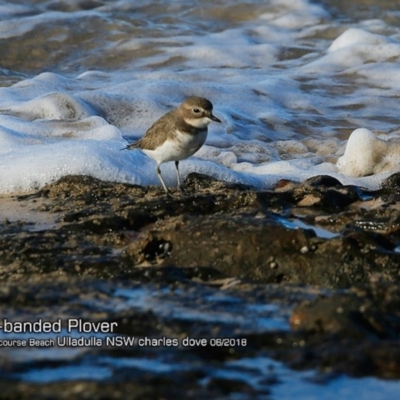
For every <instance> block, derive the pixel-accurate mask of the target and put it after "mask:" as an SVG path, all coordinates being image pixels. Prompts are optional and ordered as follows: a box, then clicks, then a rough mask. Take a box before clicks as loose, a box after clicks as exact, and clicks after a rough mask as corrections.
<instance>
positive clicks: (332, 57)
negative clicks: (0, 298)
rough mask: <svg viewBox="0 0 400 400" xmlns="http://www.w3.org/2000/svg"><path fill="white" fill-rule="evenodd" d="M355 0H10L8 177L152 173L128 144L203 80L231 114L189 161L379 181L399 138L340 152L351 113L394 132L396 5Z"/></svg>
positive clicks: (203, 87)
mask: <svg viewBox="0 0 400 400" xmlns="http://www.w3.org/2000/svg"><path fill="white" fill-rule="evenodd" d="M347 3H348V2H339V3H338V2H328V1H324V2H308V1H306V0H298V1H296V2H291V1H286V0H271V1H268V2H265V1H256V0H253V1H242V2H239V1H233V0H231V1H229V0H224V1H217V2H215V1H212V2H211V1H205V2H202V3H201V5H198V4H197V3H196V4H190V3H188V2H185V1H179V2H168V1H160V2H156V3H154V2H150V1H145V0H142V1H139V2H137V1H135V2H133V1H116V2H80V1H74V2H68V4H67V3H60V2H53V1H36V2H34V3H31V4H29V5H26V4H24V2H20V3H16V4H15V3H14V2H13V3H11V2H9V3H7V2H5V3H4V2H3V4H2V6H1V7H0V15H1V21H0V43H1V46H2V53H3V57H2V63H1V68H2V69H1V70H0V85H1V86H2V87H1V88H0V95H1V96H0V110H1V114H0V143H1V146H0V147H1V150H0V151H1V159H0V193H13V192H16V191H29V190H32V189H34V188H38V187H41V186H43V185H44V184H46V183H48V182H51V181H53V180H55V179H58V178H60V177H62V176H65V175H68V174H87V175H92V176H95V177H98V178H101V179H104V180H113V181H122V182H130V183H136V184H143V185H148V184H152V185H153V184H158V183H159V182H158V180H157V176H156V174H155V171H154V162H153V161H152V160H149V159H148V158H147V157H146V156H144V155H143V154H142V153H140V151H138V150H135V151H131V152H128V151H126V152H121V151H120V149H121V148H123V147H124V146H126V143H127V142H126V140H128V141H130V140H132V139H136V138H139V137H140V136H141V135H143V133H144V132H145V131H146V129H147V128H148V127H149V126H150V125H151V123H152V122H154V120H155V119H157V118H158V117H159V116H160V115H162V114H163V113H165V112H166V111H168V110H170V109H171V108H173V107H175V106H177V105H178V104H179V103H180V102H181V101H182V100H183V99H184V98H185V97H187V96H189V95H194V94H195V95H200V96H205V97H207V98H209V99H210V100H211V101H212V102H213V104H214V108H215V114H216V115H217V116H218V117H219V118H221V119H222V121H223V124H221V125H220V124H212V125H211V126H210V128H209V136H208V140H207V143H206V145H205V146H204V147H203V148H202V149H201V150H200V151H199V152H198V153H197V154H196V155H195V156H194V157H191V158H190V159H188V160H186V161H184V162H182V172H183V175H184V176H185V175H186V174H188V173H189V172H191V171H195V172H200V173H204V174H208V175H212V176H214V177H217V178H220V179H223V180H227V181H233V182H243V183H248V184H252V185H254V186H256V187H259V188H268V187H271V186H272V185H273V184H274V183H275V182H276V181H278V180H279V179H282V178H286V179H293V180H297V181H299V180H304V179H305V178H308V177H310V176H313V175H318V174H330V175H333V176H336V177H337V178H339V179H340V180H341V181H342V182H343V183H345V184H349V183H351V184H358V185H361V186H365V187H368V188H370V189H372V188H377V187H378V186H379V184H380V182H381V180H382V178H383V177H385V176H387V175H388V174H389V173H390V172H392V171H393V170H396V169H397V167H398V165H399V163H400V162H399V160H400V158H399V157H398V156H397V154H396V155H394V156H392V157H391V158H390V160H389V161H387V160H386V161H385V162H384V163H383V164H382V168H379V169H378V170H376V171H374V175H373V176H369V177H360V178H355V177H352V176H349V174H348V173H347V172H346V171H345V173H343V171H339V170H338V168H337V167H336V165H335V163H336V161H337V159H338V158H339V156H341V155H342V154H343V153H344V149H345V145H346V140H347V138H348V136H349V134H350V133H351V132H352V131H353V130H355V129H357V128H360V127H362V128H367V129H369V130H372V131H373V132H374V134H377V135H380V137H381V138H384V139H388V138H391V137H397V135H398V122H399V117H398V111H397V109H398V104H397V103H398V92H399V89H400V87H399V85H397V84H396V82H397V81H398V76H399V73H400V69H399V65H398V59H399V57H400V32H399V28H398V23H397V22H398V19H399V16H398V12H397V11H396V9H395V6H392V5H391V2H383V3H379V6H376V5H374V4H370V2H368V1H364V2H362V1H360V2H350V4H347ZM356 153H357V152H356ZM355 157H359V154H356V155H355ZM162 169H163V174H164V175H165V176H166V181H167V184H168V185H173V184H175V183H176V182H175V174H174V168H173V166H172V165H169V164H165V165H163V166H162Z"/></svg>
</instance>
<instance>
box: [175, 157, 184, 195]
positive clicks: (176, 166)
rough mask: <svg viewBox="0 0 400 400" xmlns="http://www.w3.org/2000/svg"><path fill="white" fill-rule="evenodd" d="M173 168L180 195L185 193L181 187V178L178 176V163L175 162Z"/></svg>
mask: <svg viewBox="0 0 400 400" xmlns="http://www.w3.org/2000/svg"><path fill="white" fill-rule="evenodd" d="M175 168H176V178H177V180H178V188H179V190H180V191H181V192H182V193H184V192H185V191H184V189H183V187H182V183H181V177H180V175H179V161H175Z"/></svg>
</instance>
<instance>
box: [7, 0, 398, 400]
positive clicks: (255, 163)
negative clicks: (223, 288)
mask: <svg viewBox="0 0 400 400" xmlns="http://www.w3.org/2000/svg"><path fill="white" fill-rule="evenodd" d="M394 3H395V2H392V1H381V2H371V1H368V0H364V1H351V2H349V1H333V0H323V1H306V0H297V1H291V0H269V1H265V0H247V1H236V0H217V1H215V0H213V1H208V0H207V1H202V2H201V3H199V2H194V3H191V2H187V1H183V0H181V1H156V2H154V1H150V0H140V1H126V0H125V1H123V0H120V1H113V2H107V1H96V2H85V1H78V0H74V1H69V2H59V1H51V0H50V1H41V0H36V1H31V2H29V4H26V2H24V1H13V2H11V1H8V2H7V1H3V2H2V3H1V4H0V45H1V48H2V59H1V64H0V193H1V194H7V193H17V192H21V191H22V192H27V191H31V190H34V189H37V188H39V187H42V186H43V185H45V184H47V183H49V182H52V181H54V180H56V179H59V178H61V177H63V176H66V175H70V174H80V175H91V176H94V177H97V178H100V179H103V180H111V181H120V182H129V183H134V184H140V185H157V184H159V182H158V179H157V176H156V174H155V166H154V162H153V161H151V160H150V159H148V158H147V157H146V156H145V155H143V154H142V153H140V151H132V152H128V151H121V149H122V148H123V147H125V146H126V144H127V142H130V141H132V140H134V139H137V138H139V137H140V136H141V135H143V133H144V132H145V131H146V129H147V128H148V127H149V126H150V125H151V124H152V123H153V122H154V120H156V119H157V118H158V117H159V116H161V115H162V114H163V113H165V112H167V111H168V110H170V109H171V108H173V107H175V106H177V105H178V104H179V103H180V102H181V101H182V100H183V99H184V98H185V97H187V96H190V95H200V96H204V97H207V98H209V99H210V100H211V101H212V102H213V104H214V111H215V114H216V116H218V117H219V118H220V119H221V120H222V121H223V123H222V124H221V125H219V124H212V125H210V127H209V136H208V140H207V143H206V145H205V146H204V147H203V148H202V149H200V151H199V152H198V153H197V154H196V155H195V156H193V157H191V158H190V159H188V160H186V161H183V162H182V163H181V165H182V168H181V169H182V173H183V175H184V176H185V175H187V174H188V173H190V172H199V173H204V174H207V175H211V176H213V177H217V178H220V179H223V180H226V181H231V182H242V183H246V184H250V185H253V186H255V187H258V188H269V187H271V186H272V185H274V184H275V183H276V182H277V181H278V180H280V179H292V180H296V181H301V180H304V179H306V178H308V177H311V176H314V175H320V174H330V175H332V176H335V177H337V178H338V179H339V180H340V181H341V182H343V183H344V184H356V185H360V186H363V187H366V188H369V189H375V188H378V187H379V185H380V183H381V181H382V179H383V178H385V177H387V176H388V175H389V174H390V173H391V172H393V171H395V170H397V169H398V166H399V165H400V159H399V158H398V157H397V156H396V155H394V156H393V157H392V158H391V159H390V160H389V161H388V162H387V163H386V166H383V167H382V169H381V170H378V171H375V172H374V174H373V175H371V176H367V177H352V176H349V175H347V174H345V173H343V172H341V171H339V170H338V168H337V166H336V162H337V160H338V158H339V157H340V156H342V155H343V154H344V151H345V146H346V141H347V139H348V137H349V135H350V134H351V133H352V132H353V131H354V130H355V129H357V128H366V129H369V130H371V131H373V132H374V134H376V135H379V137H380V138H382V139H385V140H388V139H394V138H397V137H399V134H400V130H399V128H398V126H399V120H400V116H399V113H398V97H399V93H400V83H399V82H400V66H399V62H398V61H399V58H400V29H399V22H400V14H399V11H398V10H397V7H396V4H394ZM356 156H358V155H356ZM162 169H163V175H164V176H165V180H166V182H167V184H168V185H174V184H175V183H176V181H175V171H174V167H173V165H169V164H166V165H163V166H162ZM0 201H2V200H0ZM2 204H5V203H2ZM12 212H14V211H12ZM10 213H11V211H10V212H8V211H5V208H3V209H2V212H1V217H2V220H4V219H6V218H11V219H13V218H15V215H14V214H12V213H11V214H10ZM22 219H23V218H22ZM46 223H50V224H51V223H52V221H47V222H46ZM298 226H300V227H304V226H305V225H304V224H302V223H301V221H297V220H296V221H293V223H292V224H291V225H290V228H296V227H298ZM313 229H314V230H315V232H316V234H317V235H319V236H321V237H327V236H329V235H335V234H333V233H330V232H328V231H326V230H323V229H319V228H315V227H313ZM324 235H325V236H324ZM329 237H330V236H329ZM135 293H136V292H135V291H134V290H132V289H131V288H128V289H121V290H120V291H119V292H116V293H115V296H120V297H122V298H123V299H124V301H123V303H124V305H125V306H126V307H132V306H133V305H135V306H136V307H138V304H139V305H142V306H143V305H148V304H149V302H153V303H151V304H152V308H153V309H154V310H156V311H157V312H158V313H160V314H161V315H163V316H165V313H168V312H169V310H171V309H174V310H175V312H178V311H179V315H180V316H181V318H187V319H196V320H199V321H205V322H208V323H210V322H212V321H217V322H219V323H222V324H229V323H233V322H234V324H235V326H236V327H238V328H240V329H243V327H245V325H246V323H249V321H250V322H251V323H252V324H253V325H252V327H253V328H254V326H255V325H254V324H255V322H254V321H257V323H256V326H257V327H258V328H259V329H260V330H265V331H269V330H271V329H287V321H286V320H285V319H284V318H281V319H276V318H271V317H270V314H271V313H272V312H273V310H274V308H273V305H269V304H243V302H240V301H239V302H236V303H234V305H235V306H234V307H230V303H229V302H231V301H234V300H232V298H231V297H229V296H226V297H225V296H224V298H222V299H218V301H216V300H215V299H214V300H215V301H214V300H213V298H212V296H211V295H210V296H211V298H209V299H206V300H207V301H206V303H205V304H206V306H205V308H204V310H199V311H198V313H197V314H193V313H192V312H189V311H188V310H189V309H188V310H185V309H184V307H181V308H179V304H177V303H176V302H177V301H178V299H179V296H178V297H176V294H174V295H173V296H169V295H168V294H167V295H165V297H164V298H162V299H154V298H150V296H147V297H146V296H145V294H144V293H142V292H140V293H136V294H135ZM135 296H136V297H135ZM189 300H190V299H187V298H185V301H186V302H187V301H189ZM118 304H119V305H120V302H118ZM96 307H99V308H101V307H100V305H99V304H96ZM163 313H164V314H163ZM31 350H32V349H31ZM32 351H33V350H32ZM17 352H18V350H12V351H11V353H10V357H16V355H17ZM81 352H82V349H79V350H76V349H75V352H74V350H73V349H69V351H68V355H67V354H66V353H65V351H64V350H60V349H57V350H55V349H45V350H42V352H41V353H40V354H39V353H35V354H34V353H33V352H32V353H30V355H31V356H32V359H29V357H28V358H27V359H26V360H25V361H26V362H27V363H29V362H30V361H32V360H33V361H34V360H37V359H38V358H41V357H44V358H46V357H55V358H56V359H59V360H62V361H63V362H65V361H66V360H67V359H68V357H75V356H77V354H78V353H79V354H78V355H80V353H81ZM82 357H83V356H82ZM135 362H137V364H138V368H139V369H140V368H143V369H146V368H148V369H150V370H158V371H159V372H160V373H165V372H167V373H169V372H170V369H168V368H167V367H168V366H169V365H170V364H168V365H166V364H163V362H162V360H155V361H153V363H152V364H148V363H149V362H150V361H149V360H148V359H147V361H146V360H144V359H140V358H138V359H135V358H130V359H128V360H127V361H126V363H130V365H131V366H132V365H133V364H134V363H135ZM146 362H147V364H146ZM119 363H123V360H122V359H121V358H112V357H109V358H101V359H100V358H99V359H91V358H89V357H88V361H87V362H86V364H85V363H83V364H79V365H70V364H68V363H67V362H66V366H61V367H59V369H52V370H51V371H50V370H49V371H47V370H46V371H42V370H37V369H35V368H26V370H24V371H23V372H20V374H19V375H18V376H13V378H15V377H17V378H20V379H23V380H26V381H32V382H43V379H45V378H44V377H46V379H47V381H52V380H54V381H56V380H64V379H75V378H78V377H80V378H84V377H87V378H91V379H99V380H101V379H103V378H104V377H107V376H109V374H110V368H109V366H110V365H112V366H113V368H115V367H118V365H119ZM249 363H251V365H252V368H253V369H252V370H251V371H250V370H249V371H247V372H246V373H245V370H246V368H247V366H248V364H249ZM271 366H273V368H275V371H278V373H277V375H278V378H279V380H280V381H281V384H279V385H275V386H274V387H273V390H272V395H271V397H272V398H280V399H284V398H292V397H293V396H296V397H298V398H301V395H300V394H299V393H300V392H301V393H302V394H303V398H320V395H321V392H323V393H324V396H326V398H330V397H328V395H329V396H331V398H334V397H335V398H337V394H338V393H340V396H341V398H352V397H354V395H355V393H356V395H357V396H358V397H360V398H365V399H367V398H376V396H375V394H373V395H371V393H373V392H375V391H376V392H379V397H380V398H382V399H383V398H393V397H394V396H395V395H394V393H397V391H398V383H397V382H383V381H379V380H376V379H363V380H355V379H354V380H351V379H347V378H340V377H339V378H337V379H336V380H332V381H330V382H329V384H328V385H323V386H320V385H317V384H315V383H313V382H310V379H309V378H310V374H311V375H312V374H313V373H309V374H300V373H294V372H292V371H287V370H286V369H284V368H283V367H282V366H281V365H280V364H277V363H276V362H274V361H272V360H269V359H257V358H256V357H255V358H254V359H252V360H250V361H249V360H239V361H236V362H232V363H231V364H229V363H228V364H227V365H226V366H222V367H221V366H220V368H219V369H218V370H212V371H209V376H213V375H218V374H220V375H221V374H222V375H224V374H225V375H228V376H229V374H235V376H236V375H237V376H241V377H242V379H244V380H246V381H248V382H253V384H254V385H255V386H257V385H258V384H259V383H258V382H259V380H261V379H264V378H265V375H264V372H265V369H266V368H267V369H268V368H271ZM173 367H174V366H173V365H172V367H171V368H173ZM183 367H184V366H182V365H181V364H180V365H178V366H176V368H183ZM164 368H166V369H164ZM260 371H261V372H260ZM43 372H45V374H44V373H43ZM85 374H86V375H85ZM290 390H291V391H290Z"/></svg>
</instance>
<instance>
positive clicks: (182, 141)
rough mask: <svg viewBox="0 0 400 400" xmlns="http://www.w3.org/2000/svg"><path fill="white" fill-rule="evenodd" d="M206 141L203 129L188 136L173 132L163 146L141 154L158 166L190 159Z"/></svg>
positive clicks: (205, 131) (205, 132)
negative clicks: (155, 162) (171, 136)
mask: <svg viewBox="0 0 400 400" xmlns="http://www.w3.org/2000/svg"><path fill="white" fill-rule="evenodd" d="M206 139H207V130H206V129H205V130H204V131H202V132H201V133H198V134H197V135H190V134H188V133H182V132H180V131H178V130H177V131H175V135H174V136H173V139H172V138H171V139H167V140H166V141H165V142H164V143H163V144H161V145H160V146H158V147H157V148H156V149H155V150H146V149H144V150H143V152H144V153H145V154H146V155H147V156H149V157H151V158H152V159H153V160H155V161H157V163H158V164H161V163H163V162H167V161H179V160H184V159H185V158H188V157H190V156H191V155H192V154H194V153H196V151H197V150H199V149H200V147H201V146H202V145H203V144H204V142H205V141H206Z"/></svg>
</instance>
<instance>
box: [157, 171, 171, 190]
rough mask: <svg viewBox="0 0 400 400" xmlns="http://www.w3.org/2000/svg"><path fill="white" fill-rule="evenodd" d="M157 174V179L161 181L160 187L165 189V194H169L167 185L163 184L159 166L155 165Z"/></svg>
mask: <svg viewBox="0 0 400 400" xmlns="http://www.w3.org/2000/svg"><path fill="white" fill-rule="evenodd" d="M157 176H158V179H159V180H160V182H161V185H162V187H163V188H164V190H165V193H166V194H167V196H170V195H171V194H170V192H169V190H168V188H167V185H166V184H165V182H164V179H163V177H162V175H161V170H160V166H159V165H157Z"/></svg>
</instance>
